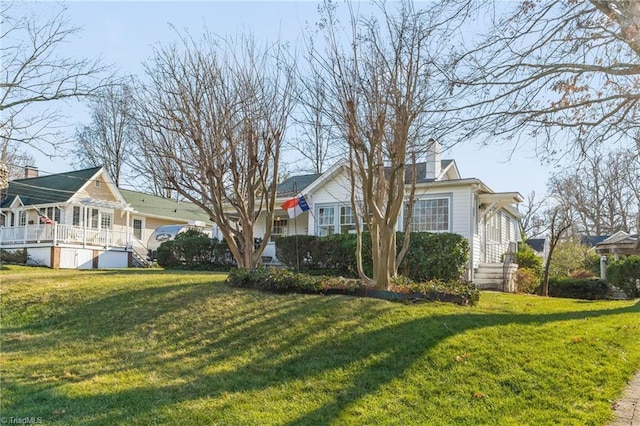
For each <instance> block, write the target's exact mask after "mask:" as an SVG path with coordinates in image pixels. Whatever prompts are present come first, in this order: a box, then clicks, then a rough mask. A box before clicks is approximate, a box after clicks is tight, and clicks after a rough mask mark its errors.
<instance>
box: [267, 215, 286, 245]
mask: <svg viewBox="0 0 640 426" xmlns="http://www.w3.org/2000/svg"><path fill="white" fill-rule="evenodd" d="M286 236H287V219H278V218H276V219H274V220H273V227H272V228H271V239H270V241H275V240H277V239H278V238H280V237H286Z"/></svg>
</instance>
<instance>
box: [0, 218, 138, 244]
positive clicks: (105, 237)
mask: <svg viewBox="0 0 640 426" xmlns="http://www.w3.org/2000/svg"><path fill="white" fill-rule="evenodd" d="M28 243H52V244H53V245H56V244H59V243H63V244H82V245H87V246H101V247H126V246H129V245H130V242H129V239H128V233H127V232H126V231H114V230H110V229H90V228H83V227H80V226H73V225H62V224H58V223H56V224H51V225H44V224H39V225H26V226H10V227H2V228H0V246H20V245H24V244H28Z"/></svg>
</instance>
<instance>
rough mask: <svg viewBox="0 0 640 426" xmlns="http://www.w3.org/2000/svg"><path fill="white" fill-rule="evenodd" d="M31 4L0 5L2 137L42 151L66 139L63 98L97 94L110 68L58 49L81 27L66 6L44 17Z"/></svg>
mask: <svg viewBox="0 0 640 426" xmlns="http://www.w3.org/2000/svg"><path fill="white" fill-rule="evenodd" d="M26 7H27V6H25V5H24V4H16V3H5V2H3V3H2V4H1V5H0V18H1V20H2V23H1V24H2V25H1V26H0V28H1V30H0V39H1V40H2V44H1V45H0V52H2V60H1V61H0V75H1V77H0V113H1V115H0V138H1V139H2V140H6V141H11V142H19V143H24V144H27V145H29V146H30V147H32V148H37V149H40V150H42V149H43V146H42V145H43V143H45V144H46V143H49V144H51V146H53V144H54V143H59V142H60V141H61V137H62V136H61V135H62V132H61V129H60V126H59V124H58V122H59V120H60V119H61V118H62V116H63V114H62V112H61V107H62V103H61V102H62V101H64V100H69V99H77V98H80V97H84V96H87V95H91V94H93V93H94V91H95V90H96V88H97V87H99V86H100V85H101V81H100V80H99V79H98V77H99V76H100V75H101V74H102V73H103V71H105V68H104V67H103V66H102V65H100V63H99V62H98V61H97V60H96V61H92V60H88V59H74V58H70V57H64V56H61V55H59V54H57V53H56V52H57V49H58V48H59V47H60V46H61V45H63V44H64V43H66V42H68V41H69V40H70V39H71V38H73V37H74V36H75V35H76V34H77V33H78V31H79V29H78V28H75V27H73V26H71V25H70V24H69V22H68V21H67V20H66V19H65V9H64V8H62V9H61V10H60V11H59V12H58V13H57V14H55V15H53V16H52V17H49V18H47V19H40V18H39V17H37V16H36V15H29V14H28V8H27V9H25V8H26ZM22 13H24V15H21V14H22Z"/></svg>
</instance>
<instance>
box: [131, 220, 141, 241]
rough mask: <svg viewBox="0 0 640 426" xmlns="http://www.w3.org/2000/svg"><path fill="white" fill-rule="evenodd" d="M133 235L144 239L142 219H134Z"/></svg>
mask: <svg viewBox="0 0 640 426" xmlns="http://www.w3.org/2000/svg"><path fill="white" fill-rule="evenodd" d="M133 236H134V237H136V238H137V239H139V240H141V239H142V219H133Z"/></svg>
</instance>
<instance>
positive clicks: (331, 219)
mask: <svg viewBox="0 0 640 426" xmlns="http://www.w3.org/2000/svg"><path fill="white" fill-rule="evenodd" d="M317 220H318V236H319V237H326V236H327V235H331V234H334V233H335V226H336V222H335V207H333V206H331V207H320V208H318V219H317Z"/></svg>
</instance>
